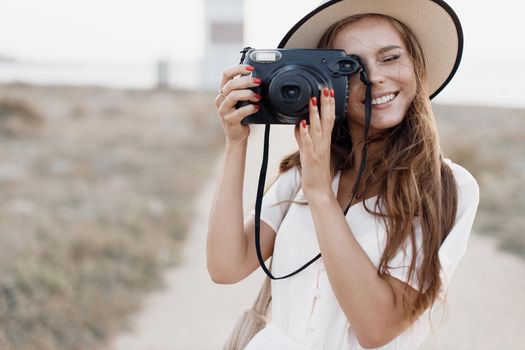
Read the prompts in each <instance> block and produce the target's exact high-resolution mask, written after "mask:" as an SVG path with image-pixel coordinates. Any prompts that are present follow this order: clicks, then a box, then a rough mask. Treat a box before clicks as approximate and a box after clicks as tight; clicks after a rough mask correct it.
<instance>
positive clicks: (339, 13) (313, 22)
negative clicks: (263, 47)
mask: <svg viewBox="0 0 525 350" xmlns="http://www.w3.org/2000/svg"><path fill="white" fill-rule="evenodd" d="M366 13H374V14H382V15H386V16H390V17H392V18H395V19H397V20H398V21H400V22H402V23H404V24H405V25H406V26H407V27H409V28H410V30H412V32H413V33H414V34H415V36H416V38H417V40H418V41H419V44H420V45H421V48H422V50H423V55H424V57H425V62H426V69H427V75H428V89H429V93H430V98H433V97H434V96H436V95H437V94H438V93H439V92H440V91H441V90H443V88H444V87H445V86H446V85H447V84H448V82H449V81H450V80H451V79H452V77H453V76H454V74H455V73H456V70H457V69H458V66H459V62H460V61H461V54H462V52H463V31H462V29H461V24H460V22H459V19H458V17H457V15H456V13H455V12H454V11H453V10H452V8H450V6H449V5H447V4H446V3H445V2H444V1H442V0H332V1H327V2H325V3H323V4H321V5H320V6H319V7H317V8H316V9H315V10H313V11H312V12H310V13H309V14H307V15H306V16H305V17H303V18H302V19H301V20H300V21H299V22H297V24H296V25H294V26H293V28H292V29H290V31H289V32H288V33H287V34H286V35H285V36H284V38H283V39H282V40H281V43H280V44H279V48H287V49H288V48H317V44H318V42H319V40H320V39H321V37H322V36H323V34H324V33H325V32H326V30H327V29H328V28H329V27H330V26H331V25H332V24H334V23H336V22H338V21H340V20H342V19H345V18H347V17H350V16H353V15H358V14H366Z"/></svg>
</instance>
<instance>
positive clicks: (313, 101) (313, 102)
mask: <svg viewBox="0 0 525 350" xmlns="http://www.w3.org/2000/svg"><path fill="white" fill-rule="evenodd" d="M312 106H314V107H316V106H317V97H312Z"/></svg>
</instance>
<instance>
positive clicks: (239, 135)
mask: <svg viewBox="0 0 525 350" xmlns="http://www.w3.org/2000/svg"><path fill="white" fill-rule="evenodd" d="M252 71H253V67H251V66H244V65H238V66H233V67H230V68H227V69H226V70H224V72H223V75H222V81H221V88H220V90H219V95H218V96H217V97H216V98H215V106H216V107H217V109H218V111H219V115H220V117H221V121H222V127H223V129H224V134H225V135H226V142H227V143H235V144H237V143H242V142H244V141H246V139H248V135H249V134H250V128H249V127H248V126H247V125H242V124H241V121H242V120H243V119H244V118H246V117H247V116H249V115H251V114H253V113H255V112H257V111H258V110H259V105H258V104H250V105H248V106H244V107H241V108H239V109H237V108H235V104H236V103H237V102H239V101H250V102H254V103H255V102H259V101H260V99H261V96H259V95H258V94H256V93H254V92H253V91H252V90H250V89H249V88H251V87H255V86H259V85H260V84H261V81H260V79H258V78H252V77H251V75H250V73H251V72H252Z"/></svg>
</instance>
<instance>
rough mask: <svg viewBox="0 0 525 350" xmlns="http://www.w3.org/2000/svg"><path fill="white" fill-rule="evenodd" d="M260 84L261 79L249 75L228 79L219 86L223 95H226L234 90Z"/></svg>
mask: <svg viewBox="0 0 525 350" xmlns="http://www.w3.org/2000/svg"><path fill="white" fill-rule="evenodd" d="M260 84H261V79H259V78H252V77H251V76H243V77H239V78H234V79H230V80H228V81H227V82H226V84H224V85H223V86H222V88H221V90H222V93H223V95H225V96H228V94H229V93H230V92H232V91H235V90H245V89H249V88H252V87H256V86H259V85H260Z"/></svg>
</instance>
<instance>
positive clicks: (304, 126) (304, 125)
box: [301, 119, 306, 129]
mask: <svg viewBox="0 0 525 350" xmlns="http://www.w3.org/2000/svg"><path fill="white" fill-rule="evenodd" d="M301 126H302V127H303V128H304V129H306V120H305V119H303V120H301Z"/></svg>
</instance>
